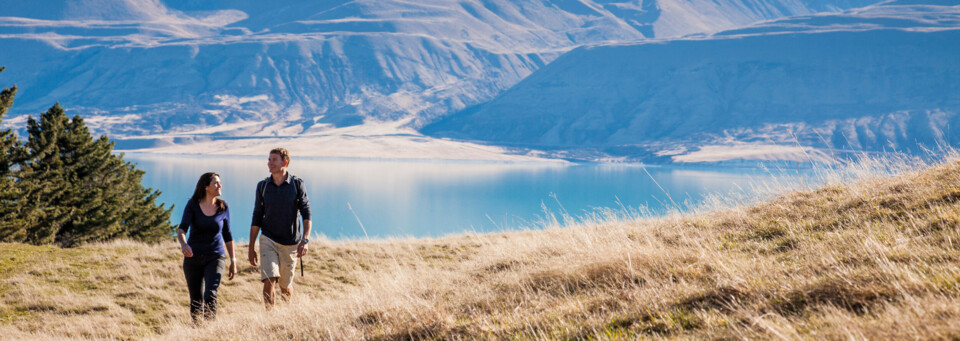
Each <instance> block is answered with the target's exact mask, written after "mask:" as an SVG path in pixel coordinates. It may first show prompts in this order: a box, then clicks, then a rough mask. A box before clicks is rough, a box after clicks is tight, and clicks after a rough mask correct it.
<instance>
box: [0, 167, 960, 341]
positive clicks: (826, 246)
mask: <svg viewBox="0 0 960 341" xmlns="http://www.w3.org/2000/svg"><path fill="white" fill-rule="evenodd" d="M958 224H960V162H958V161H954V162H949V163H945V164H941V165H937V166H933V167H929V168H926V169H924V170H922V171H918V172H907V173H903V174H901V175H899V176H897V177H894V178H871V179H866V180H863V181H861V182H859V183H856V184H852V185H831V186H827V187H824V188H820V189H817V190H811V191H801V192H790V193H786V194H783V195H781V196H779V197H777V198H775V199H772V200H770V201H767V202H763V203H760V204H756V205H752V206H738V207H733V208H728V209H723V210H716V211H712V212H706V213H697V214H691V215H675V216H671V217H667V218H662V219H644V220H633V221H622V222H605V223H587V224H582V225H579V226H575V227H568V228H548V229H546V230H543V231H530V232H516V233H502V234H490V235H468V236H459V237H450V238H442V239H420V240H414V239H410V240H386V241H354V242H333V241H317V242H315V243H313V244H312V245H313V250H312V253H311V254H310V255H309V257H308V258H307V260H306V277H303V278H301V277H299V275H298V277H297V279H296V281H297V284H296V292H295V300H294V301H293V302H290V303H287V304H282V305H280V306H279V307H278V309H275V310H273V311H270V312H266V311H265V310H264V308H263V306H262V304H261V303H260V294H259V290H260V286H259V281H258V280H259V275H258V274H257V272H256V271H255V269H251V268H250V267H249V266H247V265H244V266H242V267H241V273H240V274H239V276H238V278H237V279H235V280H234V281H227V282H226V283H225V285H224V286H223V287H222V289H221V295H222V302H223V304H222V312H221V315H220V319H219V320H217V321H215V322H212V323H207V324H205V325H203V326H201V327H193V326H192V325H191V324H190V322H189V316H188V311H187V294H186V289H185V287H184V280H183V276H182V273H181V272H180V269H179V265H180V261H181V258H180V256H179V254H178V248H177V246H176V244H175V243H173V242H169V243H165V244H161V245H145V244H138V243H133V242H115V243H109V244H101V245H90V246H85V247H80V248H75V249H58V248H54V247H36V246H27V245H19V244H0V292H2V305H0V335H3V336H4V337H3V338H4V339H11V338H12V339H21V338H22V339H33V338H37V339H41V338H42V339H48V338H50V337H57V338H118V339H131V338H158V339H184V338H187V337H191V338H199V339H210V340H213V339H262V340H267V339H271V340H273V339H328V338H329V339H373V340H396V339H476V338H479V339H514V338H516V339H531V338H536V339H544V338H546V339H616V338H625V339H633V338H636V337H638V336H640V337H651V338H659V337H666V338H677V337H679V338H688V337H689V338H763V339H767V338H786V339H795V338H798V339H821V338H832V339H840V338H843V339H847V338H871V339H874V338H876V339H887V338H911V339H912V338H924V339H927V338H960V262H958V261H960V245H958V242H960V233H958V232H960V229H958ZM240 250H245V246H243V247H241V249H240ZM241 258H243V257H241Z"/></svg>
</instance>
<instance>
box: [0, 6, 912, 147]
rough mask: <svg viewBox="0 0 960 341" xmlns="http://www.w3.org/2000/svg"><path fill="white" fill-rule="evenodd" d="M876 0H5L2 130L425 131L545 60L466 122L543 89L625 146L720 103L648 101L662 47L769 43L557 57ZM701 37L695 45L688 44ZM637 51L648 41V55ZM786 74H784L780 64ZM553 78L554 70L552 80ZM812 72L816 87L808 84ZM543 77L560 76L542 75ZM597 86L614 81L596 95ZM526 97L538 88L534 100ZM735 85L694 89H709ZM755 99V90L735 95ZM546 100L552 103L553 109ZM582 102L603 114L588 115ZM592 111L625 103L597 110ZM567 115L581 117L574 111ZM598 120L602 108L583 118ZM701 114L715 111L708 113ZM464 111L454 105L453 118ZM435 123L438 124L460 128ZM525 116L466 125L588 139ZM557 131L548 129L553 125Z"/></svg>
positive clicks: (0, 24)
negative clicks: (67, 123)
mask: <svg viewBox="0 0 960 341" xmlns="http://www.w3.org/2000/svg"><path fill="white" fill-rule="evenodd" d="M873 2H875V1H874V0H833V1H829V0H772V1H762V2H758V1H752V0H635V1H624V0H562V1H535V0H423V1H415V2H411V1H393V0H358V1H344V0H339V1H312V0H310V1H308V0H293V1H283V2H267V1H253V0H236V1H224V0H212V1H206V0H205V1H200V0H168V1H160V0H51V1H43V2H42V3H38V2H32V1H8V2H4V3H3V4H2V5H0V7H2V11H0V64H3V65H6V66H7V71H6V72H4V74H3V78H0V81H2V82H3V83H16V84H17V85H18V86H19V88H20V92H19V94H18V97H17V103H16V105H15V107H14V108H13V111H12V112H11V113H10V114H9V116H8V117H7V118H6V120H5V122H4V124H5V125H7V126H16V127H21V126H23V124H22V123H23V121H24V117H25V115H28V114H33V115H36V114H37V113H38V112H40V111H43V110H45V109H46V108H48V107H50V106H52V105H53V104H54V103H56V102H58V101H59V102H60V103H61V104H62V105H63V106H64V107H66V108H67V109H68V110H69V112H70V113H71V114H80V115H83V116H84V117H85V118H86V120H87V123H88V125H90V126H91V127H92V128H93V129H94V130H95V131H96V132H98V133H108V134H110V135H111V136H114V137H144V138H149V137H150V136H161V135H169V134H177V135H178V136H183V137H184V138H185V140H184V142H189V141H190V137H191V136H215V137H222V138H230V137H237V138H239V137H243V138H246V137H258V136H300V135H315V134H322V133H323V132H324V131H326V130H329V129H334V128H337V127H345V126H353V125H359V124H363V123H364V122H371V121H380V122H382V121H404V122H408V123H406V124H408V126H411V127H414V128H419V127H422V126H424V125H426V124H429V123H432V122H435V121H437V120H438V119H440V118H442V117H445V116H447V115H449V114H450V113H453V112H458V111H460V110H462V109H465V108H468V107H472V106H476V105H478V104H481V103H485V102H487V101H488V100H490V99H492V98H494V97H496V96H498V95H499V94H500V93H501V92H502V91H504V90H505V89H508V88H510V87H511V86H514V85H516V84H517V83H519V82H520V81H521V80H523V79H524V78H525V77H527V76H529V75H531V74H532V73H534V72H535V71H537V70H540V69H541V68H543V67H544V66H547V65H550V66H552V67H551V68H550V69H548V70H544V71H543V72H542V73H540V74H539V75H537V76H536V77H534V78H533V79H531V80H528V81H525V82H524V83H523V84H522V85H521V86H520V87H518V88H516V89H514V90H511V91H510V92H508V93H506V94H504V95H502V96H501V97H499V99H498V100H497V101H495V102H493V103H491V104H489V105H484V106H483V107H484V108H486V109H484V110H481V111H477V112H476V113H475V115H472V116H471V117H478V119H479V117H491V118H489V119H484V120H491V122H493V121H496V120H500V119H499V118H498V119H492V117H494V116H501V115H506V116H512V117H509V118H504V121H503V122H504V124H509V123H507V122H511V121H514V120H520V121H523V122H527V123H535V122H532V121H531V120H539V118H530V117H533V116H529V115H532V114H534V113H535V112H542V111H543V110H546V107H545V108H533V109H529V110H528V109H522V110H521V108H526V107H516V108H511V109H509V110H505V109H504V107H503V106H502V105H501V104H498V103H506V102H503V101H504V100H508V101H515V102H516V101H517V99H511V98H514V97H513V96H516V95H515V94H526V95H523V96H524V97H527V98H529V97H531V96H532V97H535V98H532V99H531V100H530V101H519V102H523V103H521V104H524V105H527V106H530V105H534V104H546V103H545V102H542V101H539V100H537V99H536V98H542V99H545V98H549V97H554V96H557V95H563V96H574V97H571V98H569V99H565V100H564V101H577V103H574V104H573V105H571V106H570V107H569V108H566V109H569V110H564V111H563V112H562V113H561V112H556V113H553V114H556V115H561V116H564V117H568V118H569V119H565V120H563V121H562V122H546V124H549V125H551V126H554V125H559V126H564V127H577V126H584V125H585V126H584V127H585V128H586V130H584V132H585V133H583V134H584V135H583V137H582V138H581V139H580V140H584V141H586V140H589V141H602V142H603V143H608V142H609V143H621V142H625V141H626V142H632V141H633V140H634V139H633V137H636V136H644V138H646V137H651V138H652V137H655V136H654V135H657V136H674V135H676V134H681V133H683V132H687V131H693V130H690V129H687V128H683V124H682V122H679V121H683V120H686V119H685V118H683V117H684V116H683V115H681V114H680V113H683V112H686V111H687V110H688V109H687V108H686V106H689V105H699V106H703V105H708V104H710V103H712V102H709V101H731V100H727V99H721V98H719V97H716V98H714V99H712V100H707V99H699V98H698V99H696V100H693V101H687V97H689V96H696V95H697V94H698V92H685V91H686V90H682V89H679V88H674V90H669V89H660V90H659V91H673V92H674V94H673V95H672V97H669V96H668V97H663V95H662V94H661V95H659V96H653V95H652V93H651V92H650V91H647V90H643V89H642V88H643V87H647V86H658V85H657V83H655V81H658V80H659V81H663V80H664V78H663V77H667V76H671V75H677V73H676V72H679V71H677V70H673V71H671V70H669V69H667V68H666V67H667V65H673V67H682V68H685V67H686V66H684V65H686V64H683V63H682V60H662V59H663V58H669V59H673V58H672V57H670V56H672V55H674V54H675V53H680V52H679V50H678V49H682V48H692V49H694V50H695V51H691V52H690V53H692V55H688V56H684V58H685V59H684V60H688V61H692V60H694V59H696V58H697V57H698V56H699V57H704V58H705V57H707V55H705V54H704V52H701V51H706V50H703V49H704V48H712V47H707V45H709V46H717V47H718V48H721V47H720V46H721V45H724V44H726V43H727V42H733V41H735V40H737V39H743V40H744V41H748V40H749V41H753V40H756V39H764V38H763V37H761V36H763V35H760V34H752V35H750V34H747V33H742V34H739V35H738V36H743V38H737V37H723V36H720V35H716V36H709V37H710V38H696V39H693V40H691V39H686V40H680V41H678V42H675V43H674V42H670V43H667V42H664V41H660V40H657V41H656V42H653V43H650V44H636V43H633V45H632V46H622V47H613V46H607V47H593V48H582V49H580V50H577V51H575V52H574V53H572V54H571V55H569V56H565V57H563V58H562V59H561V60H560V61H559V63H557V65H552V62H553V61H554V60H555V59H557V58H558V57H560V56H561V55H564V54H565V53H566V52H568V51H570V50H571V49H574V48H577V47H580V46H585V45H591V44H610V43H615V42H616V43H624V42H638V41H647V40H649V39H667V38H676V37H680V36H683V35H688V34H694V33H705V32H706V33H709V32H716V31H719V30H723V29H730V28H735V27H741V26H745V25H748V24H751V23H754V22H757V21H761V20H769V19H776V18H782V17H789V16H797V15H809V14H812V13H819V12H825V11H826V12H837V11H841V10H844V9H849V8H855V7H860V6H864V5H868V4H870V3H873ZM811 18H819V16H814V17H811ZM754 29H759V28H754ZM771 29H772V28H771ZM837 34H840V33H837ZM903 34H907V33H903ZM748 35H749V36H750V37H747V36H748ZM753 36H757V37H756V38H754V37H753ZM766 39H768V40H775V39H772V38H770V37H768V38H766ZM837 39H841V38H837ZM843 39H847V38H843ZM904 39H906V38H904ZM704 44H705V45H704ZM757 44H759V43H757ZM757 44H754V45H757ZM660 45H663V46H665V48H666V49H668V50H677V51H676V52H669V51H661V52H657V51H655V50H656V49H654V48H653V47H654V46H660ZM701 45H703V46H704V47H699V46H701ZM684 46H689V47H684ZM738 48H740V47H739V45H737V44H736V43H733V44H730V46H729V47H726V48H723V49H726V51H729V52H724V53H728V54H731V56H730V58H732V57H733V55H735V54H736V53H734V52H733V51H735V50H736V49H738ZM648 50H651V51H652V54H651V55H649V56H648V55H647V52H646V51H648ZM684 53H686V52H684ZM877 58H881V57H877ZM704 60H705V59H704ZM813 62H814V61H811V62H810V63H813ZM877 62H878V63H874V64H871V65H874V66H876V67H880V66H877V65H881V64H879V62H880V60H879V59H878V60H877ZM664 63H666V64H664ZM698 63H700V64H699V65H700V67H702V68H710V64H703V63H708V62H706V61H703V60H701V61H700V62H698ZM715 63H716V64H717V65H720V64H723V65H725V66H724V68H723V69H722V70H717V71H715V72H712V76H710V77H725V74H723V73H722V72H730V73H733V74H734V75H743V74H745V73H748V72H749V70H741V69H740V67H741V66H739V64H737V65H734V64H731V63H730V62H724V61H720V60H718V61H716V62H715ZM658 64H659V65H658ZM614 65H621V66H623V67H627V69H624V70H623V71H624V72H627V73H626V74H627V75H628V76H629V77H628V79H629V80H628V81H627V80H624V81H621V80H613V79H610V77H612V76H611V74H610V72H614V73H617V70H616V69H615V68H613V66H614ZM838 65H839V64H838ZM909 65H920V64H919V63H911V64H909ZM729 67H735V68H734V69H728V68H729ZM745 67H747V68H748V69H750V68H753V70H754V71H755V72H756V71H758V70H763V69H764V68H778V67H780V66H778V65H776V64H762V63H761V64H755V65H753V66H745ZM903 67H904V68H906V67H908V65H904V66H903ZM648 68H649V69H648ZM656 68H661V69H660V70H661V71H654V72H653V73H652V74H647V73H646V72H647V71H645V70H654V69H656ZM928 69H929V68H928ZM788 71H789V72H792V71H790V70H784V72H788ZM881 71H882V70H878V71H877V72H881ZM565 72H587V73H594V72H598V73H600V74H598V75H596V77H594V76H592V75H589V74H582V75H581V76H586V78H584V81H583V82H580V81H574V79H573V78H570V77H573V74H568V75H567V76H562V75H560V74H563V73H565ZM684 72H685V73H687V74H688V76H687V77H688V79H686V80H683V81H682V83H685V84H688V83H689V82H693V81H695V79H698V78H699V77H707V76H695V74H696V70H695V69H689V68H687V69H686V70H685V71H684ZM551 75H557V76H558V77H561V78H560V79H561V80H557V81H549V80H547V79H549V78H550V77H552V76H551ZM597 77H600V78H597ZM641 79H645V80H647V81H646V83H644V82H640V80H641ZM770 81H774V80H773V79H770ZM810 81H814V80H813V78H811V80H810ZM544 82H547V83H550V84H554V85H553V86H547V85H545V84H546V83H544ZM551 82H552V83H551ZM608 82H613V83H608ZM623 82H627V83H628V84H624V83H623ZM607 84H609V85H616V87H615V88H607V90H602V89H600V88H598V87H606V85H607ZM631 84H632V85H631ZM678 84H679V83H678ZM570 85H583V86H586V85H589V86H590V88H589V89H590V91H588V92H587V93H584V94H573V93H574V92H577V91H579V90H578V89H579V88H571V87H569V86H570ZM531 86H533V88H531ZM623 86H627V88H624V87H623ZM631 86H632V87H633V88H630V87H631ZM891 86H893V85H891ZM565 87H566V88H565ZM536 88H539V89H536ZM524 89H526V90H524ZM551 89H553V90H551ZM561 89H563V90H561ZM534 90H536V91H540V90H546V91H547V92H545V93H542V94H530V91H534ZM554 90H556V91H554ZM732 90H733V89H729V90H724V89H710V88H703V89H700V90H696V91H702V92H704V93H705V94H710V95H717V96H719V95H722V94H724V93H725V92H724V91H732ZM551 91H552V92H551ZM557 91H559V92H557ZM597 93H604V94H606V95H614V94H622V95H624V96H634V95H642V96H646V97H649V98H648V99H646V100H644V101H643V102H644V103H648V105H647V106H648V107H649V108H648V109H638V106H637V105H636V104H637V103H636V101H637V100H640V99H641V98H631V99H627V98H625V97H624V98H621V97H617V98H621V99H619V100H618V99H612V100H613V102H605V100H606V98H599V97H595V96H594V95H596V94H597ZM749 94H752V93H748V94H744V96H746V95H749ZM685 96H687V97H685ZM837 96H841V95H837ZM714 97H715V96H714ZM738 98H739V97H738ZM578 99H579V100H578ZM668 99H669V100H682V101H684V102H685V103H687V104H683V105H680V106H675V105H672V104H670V103H668V102H667V100H668ZM601 100H603V101H601ZM584 101H585V102H584ZM704 101H706V102H704ZM565 103H566V102H565ZM590 103H596V104H594V105H590ZM656 103H660V104H656ZM690 103H701V104H690ZM724 103H726V102H724ZM554 104H556V103H554ZM554 104H550V105H549V106H548V107H549V108H556V105H554ZM719 104H722V105H728V106H729V105H734V106H735V105H736V103H726V104H723V103H719ZM650 105H653V106H650ZM658 105H659V106H660V107H667V108H672V109H671V110H672V111H669V112H662V113H660V114H656V115H659V116H663V117H666V118H667V120H665V121H664V122H661V123H656V125H649V124H639V123H631V126H632V125H634V124H639V126H637V127H633V128H629V130H626V131H622V132H620V130H616V129H614V126H616V125H619V124H621V123H614V122H616V121H617V120H616V119H617V118H618V117H621V116H622V117H634V118H637V119H638V120H639V117H641V116H643V115H639V114H638V113H639V112H641V111H642V112H649V113H653V112H654V110H655V109H656V108H657V106H658ZM498 108H499V109H498ZM582 108H593V109H595V110H596V111H591V112H589V113H588V112H582V110H581V109H582ZM603 108H608V109H612V110H618V109H624V110H625V111H624V112H610V113H607V114H600V111H599V110H600V109H603ZM573 109H576V112H574V111H572V110H573ZM702 109H703V110H705V111H717V110H719V109H716V108H714V107H709V108H708V107H702ZM888 109H889V108H888V107H886V106H878V107H877V110H880V111H883V112H890V111H889V110H888ZM531 110H533V111H531ZM811 110H813V109H811ZM924 110H925V109H924ZM826 114H827V113H824V115H826ZM571 115H573V116H577V117H582V119H573V118H572V116H571ZM596 115H600V116H601V117H599V118H598V120H596V121H594V120H593V117H594V116H596ZM698 115H701V116H702V117H705V118H707V117H712V116H710V115H708V114H706V113H701V114H698ZM743 115H748V113H743ZM464 117H466V116H464V115H459V116H458V120H463V119H464ZM537 117H539V116H537ZM716 120H721V121H729V120H726V119H715V118H709V121H708V122H705V123H704V124H707V123H709V122H715V121H716ZM467 121H469V120H467ZM574 121H576V122H581V123H573V122H574ZM633 121H636V120H632V121H631V122H633ZM457 122H460V121H457ZM464 122H466V121H464ZM636 122H640V121H636ZM444 124H446V125H444V127H446V128H449V129H457V128H456V127H454V125H451V124H449V123H444ZM674 126H676V129H674V130H671V131H672V132H661V133H657V134H654V135H649V136H648V135H644V134H648V133H647V132H649V131H652V130H657V131H661V130H663V129H665V128H669V127H674ZM523 127H526V128H524V129H527V130H526V131H524V132H519V131H515V130H508V132H505V133H504V134H506V135H503V136H502V137H501V136H498V135H491V134H489V131H492V130H493V129H494V127H493V126H483V127H482V128H479V129H480V130H478V131H476V132H465V133H464V134H461V135H464V136H469V137H471V138H478V139H485V138H491V139H493V140H496V141H502V140H503V139H504V138H507V137H510V136H520V135H523V137H522V138H521V139H520V140H518V141H534V142H538V141H540V140H542V139H545V140H543V141H560V139H561V138H566V136H568V135H571V134H572V135H577V134H581V133H577V132H575V131H576V129H574V130H569V129H567V128H559V129H560V130H557V131H556V132H555V133H545V132H540V130H541V129H543V127H540V128H533V127H532V126H530V125H529V124H524V125H523ZM598 127H599V128H598ZM446 128H445V129H446ZM550 129H553V128H547V130H550ZM671 129H672V128H671ZM685 129H686V130H685ZM568 130H569V132H568ZM614 130H616V131H614ZM595 131H607V132H609V135H610V136H609V137H601V136H600V135H597V133H595ZM518 134H519V135H518ZM528 134H532V135H528ZM550 134H554V135H555V136H556V137H550V136H554V135H550ZM533 135H542V136H544V137H542V138H541V137H533ZM575 140H576V139H575ZM571 141H573V140H571ZM538 143H539V142H538ZM551 143H552V142H551Z"/></svg>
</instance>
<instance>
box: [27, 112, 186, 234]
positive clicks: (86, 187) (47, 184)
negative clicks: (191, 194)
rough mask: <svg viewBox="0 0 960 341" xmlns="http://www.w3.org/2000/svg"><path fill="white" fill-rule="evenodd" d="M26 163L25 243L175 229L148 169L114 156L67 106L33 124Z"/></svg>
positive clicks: (109, 144) (103, 139) (30, 124)
mask: <svg viewBox="0 0 960 341" xmlns="http://www.w3.org/2000/svg"><path fill="white" fill-rule="evenodd" d="M27 133H28V135H29V136H28V139H27V142H26V144H25V145H24V152H25V154H24V160H23V162H21V163H20V170H19V173H20V177H19V184H20V186H19V187H20V190H21V191H22V192H23V199H22V200H21V201H22V202H21V205H20V206H21V208H22V209H21V212H20V216H21V217H22V219H21V222H22V223H23V229H24V233H22V235H23V236H24V237H25V238H24V241H26V242H30V243H34V244H47V243H57V244H59V245H61V246H64V247H69V246H75V245H78V244H81V243H84V242H88V241H101V240H108V239H112V238H117V237H128V238H133V239H138V240H144V241H159V240H162V239H163V238H166V237H168V236H169V235H170V234H171V233H172V231H173V229H174V227H173V226H172V225H170V223H169V218H170V212H171V210H172V209H165V208H164V207H163V205H160V206H159V207H158V206H157V205H156V199H157V197H158V196H159V192H158V191H155V190H153V189H150V188H144V187H143V185H141V183H140V181H141V180H142V177H143V171H140V170H137V169H136V167H135V166H134V165H133V164H131V163H129V162H125V161H123V157H122V156H118V155H114V154H113V153H111V152H112V150H113V143H112V142H110V140H109V139H108V138H107V137H106V136H101V137H100V138H99V139H96V140H94V139H93V137H92V136H91V135H90V132H89V130H88V129H87V127H86V125H85V124H84V122H83V119H82V118H80V117H79V116H75V117H74V118H73V119H68V118H67V116H66V113H65V112H64V110H63V108H61V107H60V104H59V103H58V104H57V105H54V106H53V107H52V108H50V110H47V112H45V113H43V114H42V115H41V116H40V121H36V120H34V119H33V118H32V117H31V118H30V119H29V121H28V123H27Z"/></svg>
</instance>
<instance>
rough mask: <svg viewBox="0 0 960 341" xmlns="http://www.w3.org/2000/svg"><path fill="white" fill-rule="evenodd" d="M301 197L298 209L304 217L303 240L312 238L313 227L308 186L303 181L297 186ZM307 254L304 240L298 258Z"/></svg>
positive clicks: (298, 251) (298, 250) (298, 199)
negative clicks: (311, 229) (311, 230)
mask: <svg viewBox="0 0 960 341" xmlns="http://www.w3.org/2000/svg"><path fill="white" fill-rule="evenodd" d="M297 187H299V188H298V189H299V190H298V191H297V192H298V193H299V195H300V196H299V197H298V198H297V209H298V210H300V216H301V217H303V238H310V228H311V227H313V224H311V221H310V198H309V197H307V189H306V187H307V186H304V184H303V180H302V179H301V180H300V181H299V183H298V184H297ZM305 254H307V243H305V242H304V241H303V240H302V239H301V240H300V246H298V247H297V257H303V255H305Z"/></svg>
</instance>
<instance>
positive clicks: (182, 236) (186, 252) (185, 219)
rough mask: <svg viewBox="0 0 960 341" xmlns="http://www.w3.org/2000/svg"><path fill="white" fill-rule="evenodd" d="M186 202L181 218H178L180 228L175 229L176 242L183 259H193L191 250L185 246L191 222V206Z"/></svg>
mask: <svg viewBox="0 0 960 341" xmlns="http://www.w3.org/2000/svg"><path fill="white" fill-rule="evenodd" d="M190 204H191V202H190V201H187V206H184V207H183V216H182V217H180V228H178V229H177V241H178V242H180V252H181V253H183V256H184V257H193V249H191V248H190V245H188V244H187V230H188V229H189V228H190V224H191V223H192V222H193V210H192V209H191V208H192V207H193V206H192V205H190Z"/></svg>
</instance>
